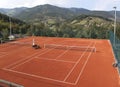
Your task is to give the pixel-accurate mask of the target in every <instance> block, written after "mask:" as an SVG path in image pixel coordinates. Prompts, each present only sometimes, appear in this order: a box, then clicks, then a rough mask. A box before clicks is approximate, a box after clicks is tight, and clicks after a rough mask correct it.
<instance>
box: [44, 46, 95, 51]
mask: <svg viewBox="0 0 120 87" xmlns="http://www.w3.org/2000/svg"><path fill="white" fill-rule="evenodd" d="M44 48H53V49H65V50H76V51H90V52H96V48H95V47H88V46H69V45H59V44H44Z"/></svg>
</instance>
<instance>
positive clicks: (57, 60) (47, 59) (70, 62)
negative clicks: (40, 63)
mask: <svg viewBox="0 0 120 87" xmlns="http://www.w3.org/2000/svg"><path fill="white" fill-rule="evenodd" d="M36 59H42V60H51V61H57V62H66V63H76V62H72V61H65V60H56V59H49V58H36Z"/></svg>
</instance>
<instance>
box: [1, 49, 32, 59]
mask: <svg viewBox="0 0 120 87" xmlns="http://www.w3.org/2000/svg"><path fill="white" fill-rule="evenodd" d="M28 48H30V47H26V48H23V49H21V48H19V49H17V51H20V50H25V49H28ZM17 51H16V50H13V51H11V52H10V53H9V52H6V54H4V55H2V56H0V59H2V58H4V56H7V55H9V54H11V53H14V52H17Z"/></svg>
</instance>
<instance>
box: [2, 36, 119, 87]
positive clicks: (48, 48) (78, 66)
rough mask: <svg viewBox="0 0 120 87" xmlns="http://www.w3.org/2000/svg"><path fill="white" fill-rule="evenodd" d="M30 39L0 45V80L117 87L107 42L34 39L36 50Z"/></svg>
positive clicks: (31, 86)
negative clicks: (38, 47)
mask: <svg viewBox="0 0 120 87" xmlns="http://www.w3.org/2000/svg"><path fill="white" fill-rule="evenodd" d="M32 39H33V37H30V38H25V39H20V40H18V41H14V42H13V43H12V44H11V43H5V44H2V45H0V59H1V61H0V79H4V80H7V81H10V82H12V83H15V84H19V85H22V86H24V87H120V84H119V80H120V78H119V75H118V70H117V68H114V67H112V63H113V62H115V59H114V55H113V53H112V48H111V44H110V42H109V41H108V40H93V39H75V38H50V37H34V39H35V43H37V44H39V45H40V46H41V47H42V48H41V49H37V50H36V49H33V48H32V46H31V45H30V44H31V43H32ZM17 43H21V44H17ZM103 44H104V45H103Z"/></svg>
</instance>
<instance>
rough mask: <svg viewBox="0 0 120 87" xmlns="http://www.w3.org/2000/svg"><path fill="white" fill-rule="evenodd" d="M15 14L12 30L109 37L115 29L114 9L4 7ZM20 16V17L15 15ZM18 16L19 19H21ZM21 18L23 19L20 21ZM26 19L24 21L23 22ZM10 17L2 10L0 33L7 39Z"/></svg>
mask: <svg viewBox="0 0 120 87" xmlns="http://www.w3.org/2000/svg"><path fill="white" fill-rule="evenodd" d="M2 11H4V12H6V14H8V13H11V15H12V16H13V18H11V22H12V34H17V35H19V36H22V35H29V36H31V35H33V34H34V35H36V36H50V37H53V36H54V37H71V38H73V37H76V38H99V39H106V38H109V35H108V34H109V31H111V30H112V31H113V29H114V12H113V11H110V12H107V11H90V10H87V9H83V8H61V7H57V6H52V5H48V4H46V5H40V6H36V7H33V8H18V10H16V9H12V10H10V9H9V10H8V12H7V10H5V9H2ZM15 18H17V19H15ZM18 19H19V20H18ZM118 19H119V15H118V17H117V35H118V36H119V37H120V23H119V21H118ZM20 20H22V21H20ZM23 21H24V22H23ZM9 26H10V23H9V17H8V16H6V15H3V14H0V37H2V38H3V39H6V38H7V37H8V35H9V30H10V27H9Z"/></svg>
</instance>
